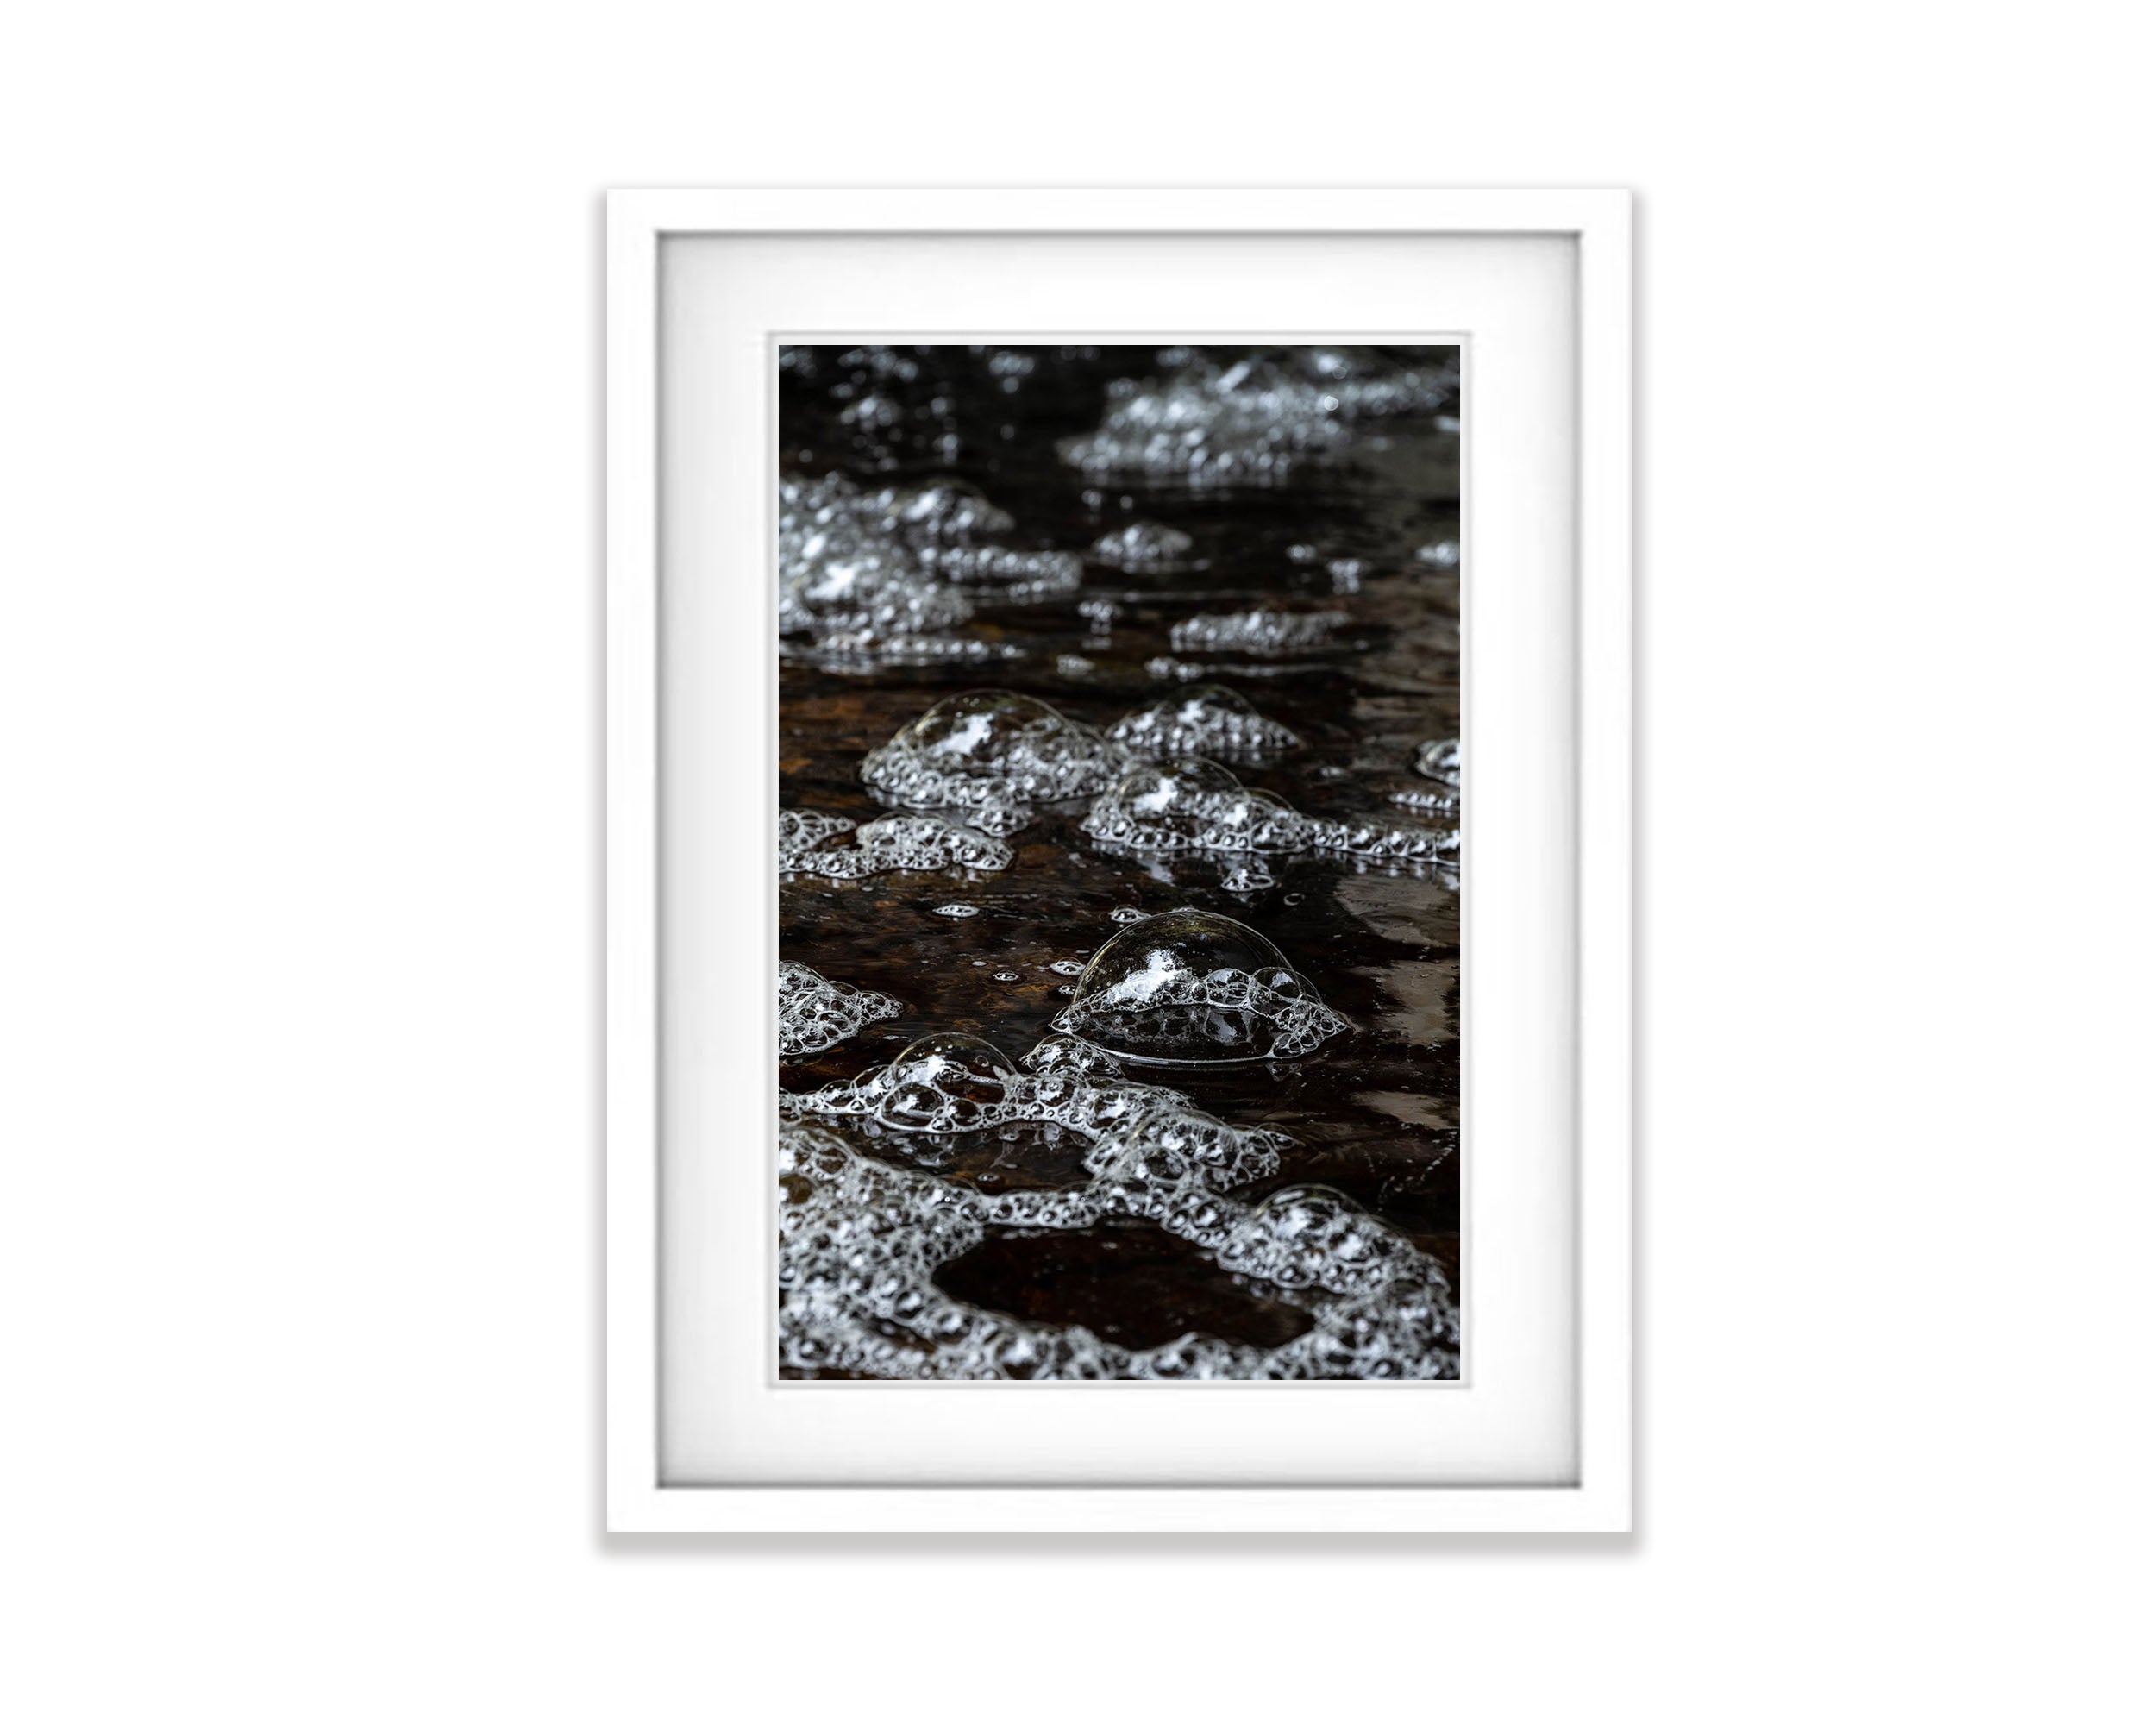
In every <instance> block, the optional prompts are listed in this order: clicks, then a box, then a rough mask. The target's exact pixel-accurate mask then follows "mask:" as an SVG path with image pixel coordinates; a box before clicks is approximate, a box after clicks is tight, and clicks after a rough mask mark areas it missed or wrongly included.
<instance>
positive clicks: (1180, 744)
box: [1108, 683, 1302, 761]
mask: <svg viewBox="0 0 2156 1725" xmlns="http://www.w3.org/2000/svg"><path fill="white" fill-rule="evenodd" d="M1108 737H1109V738H1110V740H1111V741H1112V742H1115V743H1121V744H1122V745H1123V747H1124V748H1125V749H1127V750H1130V751H1131V753H1132V754H1134V755H1141V756H1145V757H1146V758H1148V759H1149V760H1154V761H1162V760H1166V759H1168V758H1169V757H1170V756H1177V755H1202V756H1209V757H1211V758H1212V759H1214V760H1226V761H1256V760H1263V759H1265V758H1267V757H1269V756H1276V755H1285V754H1288V753H1290V752H1292V751H1293V750H1297V749H1300V748H1301V747H1302V738H1300V737H1298V736H1296V735H1295V733H1294V731H1290V730H1289V729H1288V727H1287V726H1286V725H1284V724H1280V723H1279V722H1278V721H1276V720H1275V719H1269V718H1265V717H1264V716H1263V714H1261V713H1259V712H1257V709H1256V708H1254V707H1253V706H1251V705H1250V702H1248V701H1247V700H1245V699H1244V698H1243V697H1242V696H1241V695H1239V694H1238V693H1236V692H1235V691H1234V690H1233V689H1231V688H1225V687H1222V686H1221V685H1220V684H1219V683H1201V684H1200V685H1199V686H1198V687H1196V688H1194V689H1189V690H1187V691H1185V692H1184V693H1181V694H1174V695H1168V696H1164V697H1163V699H1159V700H1156V701H1155V702H1153V704H1152V705H1151V706H1144V707H1140V708H1138V710H1137V711H1136V712H1128V713H1125V715H1124V716H1123V717H1122V718H1119V719H1118V720H1117V721H1116V722H1115V724H1113V726H1112V727H1111V728H1110V730H1109V731H1108Z"/></svg>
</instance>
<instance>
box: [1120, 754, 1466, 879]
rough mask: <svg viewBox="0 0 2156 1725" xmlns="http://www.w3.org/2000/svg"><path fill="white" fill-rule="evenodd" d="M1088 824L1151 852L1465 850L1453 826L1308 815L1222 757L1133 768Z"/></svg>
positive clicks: (1444, 858)
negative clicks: (1247, 782) (1225, 763)
mask: <svg viewBox="0 0 2156 1725" xmlns="http://www.w3.org/2000/svg"><path fill="white" fill-rule="evenodd" d="M1081 829H1082V830H1083V831H1085V833H1086V834H1087V836H1088V837H1092V838H1094V839H1095V840H1098V841H1099V842H1100V843H1101V844H1105V845H1108V846H1110V847H1113V848H1119V849H1122V850H1135V851H1139V852H1144V853H1147V854H1161V853H1169V852H1175V851H1217V852H1225V853H1231V854H1235V855H1239V856H1265V855H1275V856H1277V855H1288V854H1294V853H1298V852H1304V851H1318V852H1337V853H1339V854H1342V855H1345V856H1360V857H1367V858H1370V859H1372V860H1382V861H1394V862H1432V863H1444V862H1448V861H1449V860H1450V859H1451V858H1452V857H1454V856H1457V854H1458V851H1459V845H1460V835H1459V831H1458V830H1457V828H1453V827H1432V826H1407V825H1400V824H1398V823H1396V822H1393V821H1385V820H1377V819H1368V818H1363V817H1357V818H1354V819H1338V818H1334V817H1332V816H1324V815H1306V814H1302V813H1300V812H1297V811H1296V810H1295V809H1294V808H1293V807H1291V806H1289V805H1288V803H1287V802H1286V801H1284V800H1282V799H1281V798H1279V797H1277V796H1275V795H1274V794H1273V793H1271V792H1270V791H1266V790H1260V789H1257V788H1256V787H1252V786H1249V785H1245V784H1244V783H1243V782H1242V781H1241V780H1239V779H1238V778H1237V777H1236V776H1235V775H1234V774H1232V773H1231V772H1230V771H1228V769H1227V768H1225V767H1223V766H1220V765H1219V764H1218V763H1217V762H1212V761H1206V760H1201V759H1197V758H1194V757H1180V758H1177V759H1174V760H1169V761H1163V762H1154V763H1151V764H1149V765H1146V766H1143V767H1136V768H1132V769H1131V771H1130V772H1129V773H1127V774H1125V775H1124V776H1123V777H1122V778H1121V779H1120V780H1119V781H1117V782H1116V785H1115V787H1114V788H1112V790H1109V791H1107V792H1106V793H1103V794H1102V795H1100V796H1099V797H1097V798H1095V799H1094V804H1093V806H1092V808H1091V809H1090V810H1088V811H1087V814H1086V818H1085V819H1084V821H1083V822H1082V823H1081Z"/></svg>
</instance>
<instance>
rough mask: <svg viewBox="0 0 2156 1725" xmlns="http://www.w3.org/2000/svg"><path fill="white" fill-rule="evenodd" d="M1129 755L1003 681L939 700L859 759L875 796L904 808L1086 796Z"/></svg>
mask: <svg viewBox="0 0 2156 1725" xmlns="http://www.w3.org/2000/svg"><path fill="white" fill-rule="evenodd" d="M1127 758H1128V757H1127V756H1125V754H1124V753H1123V751H1122V750H1120V749H1119V748H1118V747H1117V746H1116V745H1114V744H1112V743H1109V742H1108V741H1107V740H1106V738H1104V737H1102V736H1101V735H1100V732H1099V731H1095V730H1094V729H1093V727H1092V726H1090V725H1087V724H1079V723H1078V722H1077V721H1076V720H1075V719H1069V718H1064V717H1063V715H1062V713H1060V712H1056V709H1055V708H1054V707H1052V706H1050V705H1049V704H1048V703H1047V702H1046V701H1044V700H1039V699H1035V698H1034V697H1033V696H1031V695H1022V694H1017V693H1012V691H1010V690H1008V689H974V690H968V692H967V693H963V694H956V695H951V696H950V697H948V698H946V699H943V700H940V701H938V702H937V703H936V705H935V706H932V707H931V708H930V709H929V710H928V711H927V712H924V713H923V714H922V715H921V716H920V717H919V718H917V719H915V720H914V721H913V722H912V724H908V725H906V727H905V728H904V729H902V730H901V731H899V732H898V734H897V735H896V736H894V737H892V739H891V740H890V741H889V742H888V743H883V744H882V745H881V746H880V747H878V748H875V749H872V750H869V751H868V755H867V756H866V757H864V758H863V760H862V763H861V777H862V782H863V783H864V784H866V785H867V786H868V788H869V789H870V790H871V791H872V792H874V794H875V795H876V797H877V798H878V800H881V801H883V802H887V803H894V804H897V805H898V806H901V807H906V808H943V807H955V808H970V809H987V808H992V807H998V806H1002V807H1009V806H1012V805H1017V804H1027V803H1046V802H1060V801H1062V800H1065V799H1067V798H1070V797H1076V796H1089V795H1092V794H1094V793H1096V792H1098V791H1100V790H1101V789H1103V788H1104V787H1106V786H1107V785H1108V784H1109V783H1111V782H1112V781H1113V779H1114V777H1115V775H1116V774H1117V773H1119V771H1120V770H1121V769H1122V768H1123V766H1124V764H1125V762H1126V761H1127Z"/></svg>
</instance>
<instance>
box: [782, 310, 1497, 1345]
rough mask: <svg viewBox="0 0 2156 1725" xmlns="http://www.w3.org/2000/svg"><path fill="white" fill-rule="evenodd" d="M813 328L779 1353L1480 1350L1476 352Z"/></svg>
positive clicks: (786, 578)
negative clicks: (1467, 1106) (1464, 917)
mask: <svg viewBox="0 0 2156 1725" xmlns="http://www.w3.org/2000/svg"><path fill="white" fill-rule="evenodd" d="M774 363H775V365H776V367H777V372H778V377H777V389H778V401H779V459H778V471H777V473H776V474H775V476H774V482H775V484H776V486H777V492H778V497H777V558H778V570H777V579H778V640H777V643H776V645H777V649H778V653H779V661H780V663H779V719H778V735H779V756H780V758H779V763H778V764H779V775H778V778H779V811H778V827H779V889H778V890H779V953H778V958H779V970H778V994H779V1075H778V1082H779V1094H780V1110H779V1112H780V1143H779V1147H778V1179H779V1186H780V1193H779V1219H780V1222H779V1243H778V1259H777V1261H778V1287H777V1289H776V1298H777V1301H778V1358H777V1362H776V1364H777V1368H778V1371H779V1373H780V1376H781V1377H785V1378H787V1379H790V1380H887V1381H891V1380H899V1381H920V1380H953V1381H961V1380H975V1381H978V1380H989V1381H1008V1382H1042V1381H1071V1380H1112V1381H1126V1380H1144V1381H1150V1382H1171V1383H1172V1382H1192V1381H1201V1380H1206V1381H1217V1380H1228V1381H1252V1382H1262V1381H1269V1382H1284V1381H1294V1380H1303V1381H1311V1380H1325V1381H1340V1380H1351V1381H1358V1380H1359V1381H1388V1380H1389V1381H1408V1380H1420V1381H1428V1380H1443V1379H1452V1378H1457V1377H1458V1376H1459V1374H1460V1369H1461V1359H1462V1354H1463V1346H1464V1342H1463V1317H1462V1311H1461V1303H1460V1295H1459V1290H1460V1285H1461V1283H1460V1264H1461V1252H1462V1240H1461V1207H1460V1187H1461V1177H1462V1147H1461V1145H1460V1132H1459V1096H1460V1055H1461V1038H1462V1036H1463V1033H1467V1032H1463V1026H1462V1025H1461V1023H1460V1018H1459V1003H1460V894H1461V890H1462V883H1461V879H1460V843H1461V826H1460V819H1461V785H1462V761H1461V750H1460V743H1459V731H1460V639H1461V637H1460V599H1461V586H1462V580H1463V568H1462V556H1461V535H1460V483H1459V480H1460V450H1461V438H1462V436H1463V426H1462V403H1461V388H1460V370H1461V353H1460V350H1459V348H1457V346H1434V345H1432V346H1415V347H1407V346H1387V347H1357V346H1347V345H1338V346H1335V345H1325V344H1319V343H1309V344H1300V345H1286V346H1273V347H1251V346H1233V345H1190V346H1159V345H1153V344H1148V345H1144V346H1137V345H1132V346H1111V345H1094V346H1076V345H1072V346H1040V345H1005V344H992V343H983V344H946V345H933V346H885V345H875V344H849V343H844V342H826V343H806V342H801V343H782V344H781V345H780V346H779V348H777V350H776V352H775V354H774Z"/></svg>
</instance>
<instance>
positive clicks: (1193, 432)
mask: <svg viewBox="0 0 2156 1725" xmlns="http://www.w3.org/2000/svg"><path fill="white" fill-rule="evenodd" d="M1456 385H1457V373H1455V372H1453V371H1452V370H1451V368H1450V367H1430V368H1427V369H1412V370H1411V369H1404V368H1401V367H1395V366H1393V365H1391V364H1389V363H1388V362H1387V361H1383V360H1382V358H1381V357H1379V356H1376V355H1374V354H1368V353H1361V352H1356V351H1353V350H1348V349H1332V350H1321V349H1315V348H1289V349H1283V350H1280V351H1277V352H1274V353H1269V354H1256V355H1253V356H1251V357H1250V358H1248V359H1244V360H1241V361H1237V362H1236V363H1234V364H1232V365H1229V366H1225V367H1223V366H1220V365H1218V364H1216V363H1214V362H1213V361H1211V360H1208V359H1206V358H1204V357H1202V356H1197V355H1192V356H1190V357H1188V359H1187V360H1186V361H1185V362H1184V363H1183V364H1182V365H1181V366H1180V367H1175V368H1174V369H1173V370H1171V371H1170V373H1169V374H1168V375H1167V376H1165V377H1163V378H1158V379H1153V380H1146V381H1144V382H1136V381H1132V380H1128V379H1125V380H1119V381H1118V382H1116V383H1114V384H1112V385H1111V386H1109V391H1108V397H1109V399H1108V406H1107V410H1106V413H1105V414H1104V415H1103V416H1102V418H1101V422H1100V427H1099V429H1098V430H1094V431H1092V432H1089V433H1087V434H1086V435H1085V436H1078V437H1067V438H1065V439H1064V440H1063V441H1062V442H1060V443H1059V444H1057V445H1056V449H1057V450H1058V452H1059V453H1060V454H1061V455H1062V458H1063V460H1064V461H1066V462H1068V463H1069V464H1070V465H1071V466H1072V467H1076V468H1078V469H1079V470H1080V471H1081V472H1082V473H1084V474H1087V476H1088V477H1092V478H1105V477H1107V476H1110V475H1114V474H1144V475H1146V476H1147V477H1149V478H1152V479H1156V480H1169V479H1174V480H1183V481H1185V482H1187V483H1188V484H1189V485H1191V486H1219V485H1270V484H1275V483H1277V482H1278V481H1279V480H1282V479H1285V478H1286V477H1287V476H1288V475H1289V474H1292V473H1294V471H1295V469H1296V468H1297V467H1300V465H1301V464H1302V462H1303V461H1306V460H1307V459H1309V458H1310V457H1312V456H1313V455H1326V454H1330V453H1331V452H1332V451H1334V450H1336V449H1340V448H1342V447H1343V446H1344V445H1345V444H1347V443H1348V442H1350V441H1351V437H1352V436H1353V428H1354V426H1355V424H1356V423H1357V422H1358V421H1360V420H1364V419H1370V418H1378V417H1385V416H1388V415H1391V414H1397V413H1435V412H1436V411H1438V409H1439V408H1440V407H1443V406H1446V405H1450V404H1451V401H1452V399H1453V397H1454V393H1455V386H1456Z"/></svg>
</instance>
